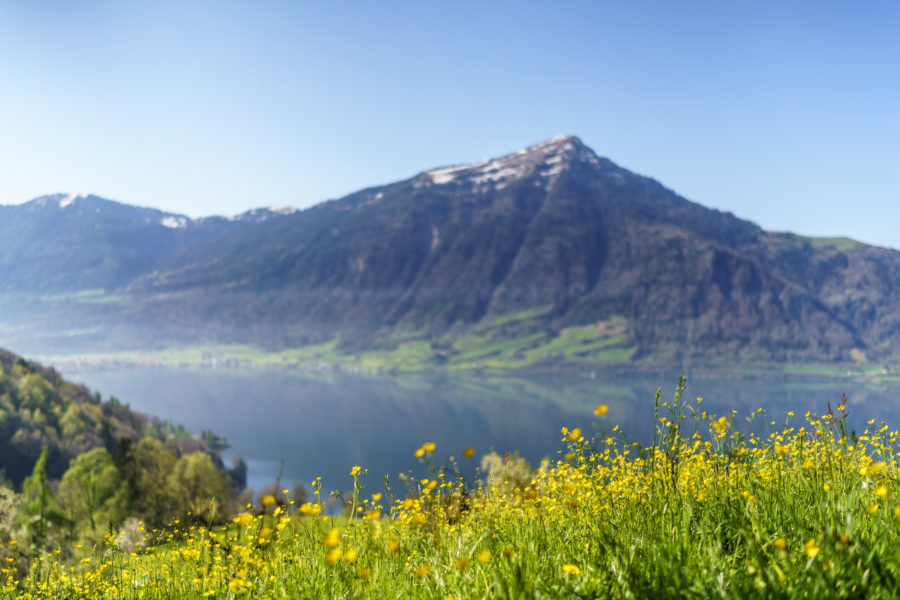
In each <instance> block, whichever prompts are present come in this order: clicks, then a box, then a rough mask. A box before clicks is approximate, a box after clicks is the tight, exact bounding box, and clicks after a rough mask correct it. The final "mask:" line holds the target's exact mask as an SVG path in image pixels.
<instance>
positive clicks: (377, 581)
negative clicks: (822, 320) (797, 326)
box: [0, 385, 900, 599]
mask: <svg viewBox="0 0 900 600" xmlns="http://www.w3.org/2000/svg"><path fill="white" fill-rule="evenodd" d="M682 389H683V388H682V386H681V385H679V388H678V390H677V392H676V395H675V399H674V400H673V401H669V402H661V401H660V400H659V397H658V396H657V399H656V402H655V404H654V406H653V411H654V414H653V418H654V419H655V420H656V423H657V428H656V435H655V437H654V440H653V442H652V443H651V444H649V445H647V446H642V445H639V444H633V443H629V442H628V440H627V439H625V437H624V436H622V435H621V432H619V431H618V430H617V429H616V428H612V429H609V428H608V427H606V426H605V425H604V424H605V418H606V412H607V408H606V407H605V406H603V405H600V406H597V407H596V409H595V415H596V417H597V424H598V431H597V433H596V435H590V436H589V435H587V434H586V433H585V432H583V431H580V430H578V429H573V430H569V429H563V430H562V433H561V437H562V440H563V442H564V447H565V449H564V450H563V453H562V455H561V456H560V458H559V459H558V460H555V461H553V462H552V463H547V464H544V465H542V466H541V468H539V469H538V470H536V471H530V470H529V469H528V468H527V467H526V465H525V464H524V462H523V461H521V460H519V459H517V458H516V457H508V456H507V457H499V456H492V457H488V458H487V459H486V460H484V461H483V463H482V465H483V471H482V473H481V482H480V483H479V482H473V481H467V480H466V479H465V478H464V477H462V476H460V475H459V473H460V472H465V471H466V469H464V468H461V466H460V465H459V464H458V463H457V460H458V461H459V462H461V463H463V465H465V461H469V460H472V458H473V453H474V452H473V449H472V448H466V449H461V452H460V457H459V459H455V460H454V459H452V460H451V461H450V462H449V463H448V464H446V465H442V466H440V467H438V466H436V465H432V464H431V457H432V455H433V452H434V450H435V448H434V445H433V444H429V443H426V444H423V446H422V447H421V448H419V449H418V450H416V455H417V456H419V457H420V458H421V460H422V462H423V468H422V470H423V473H422V475H421V477H416V478H409V479H408V480H407V482H406V485H407V486H408V489H404V490H403V492H402V493H400V491H399V490H392V489H391V488H390V487H388V486H386V485H385V486H384V487H379V488H378V489H377V490H373V489H372V488H373V487H374V486H373V485H371V484H367V483H366V482H365V471H364V470H362V469H360V468H359V467H353V468H352V470H351V471H350V477H351V478H352V481H353V489H354V492H353V497H352V498H350V499H349V501H348V510H347V511H345V514H344V515H343V516H340V517H332V516H327V515H325V514H324V513H323V512H322V510H323V506H324V503H323V501H322V500H323V499H322V498H321V496H320V494H319V492H318V490H317V491H316V495H315V497H314V498H312V499H311V501H310V502H306V503H302V504H300V505H299V506H298V505H297V504H294V503H291V502H290V500H289V499H281V498H276V497H273V496H267V497H264V498H262V499H261V502H260V505H259V506H255V507H248V510H247V512H246V513H244V514H242V515H238V516H236V517H235V518H234V519H233V521H232V522H230V523H229V524H228V525H226V526H217V527H209V526H207V525H205V524H203V523H196V522H192V521H190V519H189V518H188V519H182V520H180V521H179V522H175V523H173V526H172V528H171V529H170V530H166V531H143V530H141V528H140V527H138V529H137V531H135V532H133V539H132V540H131V541H130V542H128V541H126V543H123V539H122V538H125V537H128V536H127V535H119V536H117V535H115V532H114V533H113V534H111V535H110V536H108V538H107V540H106V542H105V543H102V544H99V545H98V546H97V547H96V548H95V549H94V550H93V551H91V552H88V549H86V548H85V549H80V551H81V552H83V553H86V554H84V555H83V558H81V559H80V560H79V559H78V558H77V557H76V558H74V559H71V560H68V561H64V560H62V559H61V558H60V557H61V556H64V555H66V554H68V553H69V549H60V550H59V551H58V552H53V551H51V552H49V553H47V554H45V555H42V556H40V557H38V558H37V559H36V560H34V561H33V564H32V566H31V570H30V572H28V574H27V575H22V574H19V573H20V572H21V569H22V565H21V561H22V559H19V560H18V562H17V560H16V558H14V557H13V558H11V559H10V561H9V564H8V567H7V569H5V571H4V573H5V574H4V575H3V578H4V579H3V581H2V587H0V597H2V598H49V597H52V598H71V599H74V598H103V597H107V598H411V597H412V598H456V599H469V598H503V599H518V598H667V597H697V598H707V597H722V598H746V597H767V598H768V597H798V598H831V597H848V598H860V597H866V598H881V597H883V598H893V597H897V596H898V595H900V579H898V578H900V536H898V530H897V528H898V526H900V503H898V498H900V485H898V480H897V474H898V470H897V467H898V464H897V456H896V449H897V441H898V439H897V436H898V434H897V433H896V432H891V431H889V430H888V428H887V427H886V426H884V424H875V423H870V424H869V428H868V429H867V430H866V431H864V432H862V433H860V434H858V435H857V434H856V433H854V432H849V431H847V430H846V428H845V419H844V417H845V415H846V413H845V407H844V406H843V405H840V406H837V407H835V410H834V411H832V410H831V408H830V407H829V408H828V412H825V413H823V414H821V415H812V414H810V415H806V416H805V417H798V418H792V417H793V415H790V414H789V413H788V414H786V415H784V416H783V417H782V416H779V418H778V422H777V423H776V421H773V420H772V417H771V416H770V415H769V416H767V415H763V414H761V413H757V414H756V415H752V416H751V418H753V419H756V420H757V421H756V424H760V423H762V421H760V420H762V419H764V420H765V425H766V427H768V428H770V431H771V433H766V434H763V435H760V436H756V435H753V434H742V433H741V431H740V430H739V428H738V427H736V425H737V423H736V422H735V420H734V419H735V416H734V415H727V416H723V417H714V416H710V415H706V414H705V413H703V412H702V402H701V401H700V400H699V399H698V400H697V401H696V402H691V403H686V402H684V401H683V399H682V398H681V395H682ZM648 412H649V410H648ZM794 421H796V422H797V423H796V424H794ZM743 429H747V428H746V427H743ZM756 430H758V431H759V430H760V429H756ZM395 492H396V494H395ZM125 533H126V534H127V532H125ZM117 538H118V539H117ZM123 548H124V549H123ZM75 552H76V554H77V551H75ZM17 565H18V568H19V569H20V571H19V572H17V571H16V567H17Z"/></svg>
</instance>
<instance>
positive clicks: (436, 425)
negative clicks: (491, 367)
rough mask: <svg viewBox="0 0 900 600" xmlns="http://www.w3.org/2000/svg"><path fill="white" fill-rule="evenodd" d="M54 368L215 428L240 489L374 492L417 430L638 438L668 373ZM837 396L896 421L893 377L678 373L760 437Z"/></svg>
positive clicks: (523, 439)
mask: <svg viewBox="0 0 900 600" xmlns="http://www.w3.org/2000/svg"><path fill="white" fill-rule="evenodd" d="M64 375H65V376H67V377H71V378H72V379H74V380H76V381H79V382H83V383H85V384H86V385H88V386H89V387H90V388H91V389H92V390H95V391H99V392H100V393H101V394H102V395H103V397H104V398H108V397H109V396H116V397H118V398H119V399H120V400H121V401H122V402H123V403H127V404H130V406H131V407H132V408H134V409H136V410H139V411H143V412H147V413H149V414H154V415H158V416H160V417H161V418H169V419H171V421H172V422H173V423H175V424H182V425H184V426H185V427H187V428H188V429H190V430H191V431H192V432H193V433H199V432H200V431H201V430H202V429H211V430H213V431H214V432H216V433H218V434H220V435H224V436H225V437H226V438H227V439H228V441H229V442H230V443H231V449H230V451H229V453H228V455H230V454H237V455H240V456H241V457H243V458H244V459H245V460H246V461H247V463H248V466H249V469H250V472H249V478H248V486H249V487H252V488H255V489H257V490H258V489H260V488H261V487H262V486H263V485H265V484H266V483H268V482H270V481H273V480H274V479H275V477H276V476H277V474H278V472H279V469H280V461H281V460H283V461H284V473H283V476H282V483H283V484H286V485H291V484H293V483H296V482H300V483H302V484H304V485H305V486H307V487H309V485H310V482H311V481H312V480H313V479H314V478H315V477H317V476H321V477H322V478H323V482H324V485H323V488H324V489H325V491H330V490H332V489H347V488H348V487H350V479H349V477H347V473H348V472H349V470H350V468H351V467H352V466H354V465H361V466H363V467H364V468H368V469H369V476H368V482H369V486H370V489H380V488H381V485H382V481H383V478H384V475H385V474H389V475H390V476H391V478H392V481H394V482H395V483H396V482H397V479H396V478H397V475H398V474H399V473H401V472H407V471H409V470H414V471H416V472H421V466H420V465H419V464H418V462H417V459H416V458H415V457H414V456H413V452H414V450H415V449H416V448H418V447H419V446H421V445H422V444H423V443H424V442H426V441H432V442H435V443H436V444H437V450H436V452H435V458H436V459H437V460H439V461H444V460H446V459H447V457H449V456H451V455H455V456H457V457H459V456H460V452H461V450H462V449H463V448H465V447H466V446H469V445H472V446H474V447H475V450H476V457H478V456H481V455H482V454H484V453H486V452H488V451H489V450H490V449H491V448H494V449H496V450H497V451H498V452H500V453H501V454H502V453H504V452H506V451H509V452H511V453H512V452H514V451H519V452H521V453H522V455H524V456H525V457H526V458H527V459H528V460H529V461H530V462H531V464H532V465H533V466H536V465H537V464H539V462H540V461H541V459H542V458H544V457H547V456H549V457H551V458H554V457H556V456H557V454H556V453H557V452H558V451H559V450H561V449H562V448H563V444H562V443H561V442H560V437H561V436H560V428H561V427H563V426H568V427H581V428H583V430H584V431H585V432H593V431H595V430H604V429H607V428H612V427H613V426H615V425H619V426H620V427H621V429H622V431H624V432H625V433H626V434H627V435H628V436H629V439H633V440H639V441H643V442H646V441H647V440H648V438H649V436H650V432H651V431H652V420H653V419H652V411H653V396H654V394H655V392H656V389H657V387H661V388H662V399H663V400H664V401H665V400H670V399H671V398H672V394H673V392H674V389H675V384H676V382H677V376H678V373H677V372H635V373H627V374H623V373H618V374H602V373H594V374H593V376H591V374H571V373H570V374H564V375H563V374H559V375H553V374H547V373H543V374H531V375H530V376H527V377H526V376H521V375H519V376H489V375H483V374H469V375H451V374H438V375H418V376H357V375H348V374H339V373H306V372H298V371H290V372H285V371H277V370H258V371H240V370H213V369H207V370H188V369H161V368H154V369H120V370H82V371H77V370H73V369H69V370H64ZM842 393H846V394H847V397H848V403H847V406H848V410H849V413H850V415H849V421H850V424H851V426H852V427H854V428H856V429H857V430H858V431H861V430H862V429H863V428H864V427H865V421H866V420H868V419H875V420H876V422H877V421H880V420H882V419H883V420H885V421H886V422H887V423H888V425H891V426H892V427H895V426H897V424H898V423H900V408H898V405H897V403H896V398H897V397H898V396H900V384H897V383H888V382H876V381H871V380H850V379H825V378H822V379H816V378H799V377H793V378H791V377H784V376H774V375H772V376H760V377H746V376H738V375H737V374H734V373H728V372H720V373H712V374H710V373H702V374H698V375H696V376H694V375H691V374H690V373H689V374H688V387H687V392H686V394H685V397H686V398H688V399H690V400H692V401H693V400H695V399H696V398H697V397H702V398H703V399H704V400H703V404H702V407H703V410H707V411H709V412H710V413H713V414H728V413H729V412H730V411H731V410H732V409H734V410H737V411H738V422H739V423H740V424H741V426H742V427H747V425H746V422H745V421H744V420H743V419H744V417H746V416H748V415H749V414H750V413H751V412H753V411H754V410H756V409H757V408H763V409H764V410H765V411H766V413H767V414H768V416H769V419H762V418H757V419H756V420H755V422H754V423H753V425H751V427H752V428H753V430H754V431H755V432H756V433H758V434H759V433H763V432H765V431H766V423H767V422H768V421H769V420H775V421H776V422H777V423H778V425H779V426H780V425H781V424H782V423H783V421H784V418H785V417H784V414H783V413H784V412H786V411H794V412H795V413H796V416H795V417H794V420H795V422H796V423H800V422H801V421H800V419H801V418H802V416H803V414H804V413H805V412H806V411H807V410H810V411H813V412H816V413H819V414H821V413H824V412H826V411H827V410H828V403H831V406H832V407H837V405H838V404H840V400H841V395H842ZM599 403H604V404H607V405H609V407H610V410H609V414H608V415H607V417H606V418H605V419H600V418H597V417H594V416H593V407H594V406H595V405H596V404H599ZM595 428H596V429H595ZM228 455H226V456H228ZM463 462H464V466H465V461H463ZM467 468H470V467H467Z"/></svg>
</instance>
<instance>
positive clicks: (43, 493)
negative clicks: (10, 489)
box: [19, 445, 66, 548]
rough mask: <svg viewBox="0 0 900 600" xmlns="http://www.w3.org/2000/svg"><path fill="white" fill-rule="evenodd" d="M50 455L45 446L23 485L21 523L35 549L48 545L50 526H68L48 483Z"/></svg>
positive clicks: (20, 511)
mask: <svg viewBox="0 0 900 600" xmlns="http://www.w3.org/2000/svg"><path fill="white" fill-rule="evenodd" d="M49 454H50V451H49V449H48V448H47V446H46V445H44V446H43V447H42V448H41V456H40V457H39V458H38V460H37V462H36V463H35V465H34V470H33V471H32V472H31V475H29V476H28V477H26V478H25V483H24V484H23V485H22V507H21V509H20V510H19V523H20V524H21V525H23V526H24V528H25V530H26V532H27V534H28V536H29V537H30V538H31V542H32V544H33V546H34V547H35V548H39V547H41V546H44V545H46V543H47V541H48V540H47V537H48V536H47V533H48V528H49V526H51V525H58V526H59V525H64V524H66V517H65V515H64V514H63V513H62V512H61V511H60V510H59V508H58V507H57V504H56V498H54V497H53V492H52V491H51V490H50V483H49V482H48V481H47V457H48V456H49Z"/></svg>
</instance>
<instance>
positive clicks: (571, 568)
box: [562, 564, 581, 575]
mask: <svg viewBox="0 0 900 600" xmlns="http://www.w3.org/2000/svg"><path fill="white" fill-rule="evenodd" d="M562 570H563V573H565V574H566V575H578V574H579V573H581V569H579V568H578V567H577V566H575V565H570V564H565V565H563V566H562Z"/></svg>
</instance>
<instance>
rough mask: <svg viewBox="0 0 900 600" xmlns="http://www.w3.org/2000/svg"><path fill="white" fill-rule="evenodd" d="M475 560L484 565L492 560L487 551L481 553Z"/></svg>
mask: <svg viewBox="0 0 900 600" xmlns="http://www.w3.org/2000/svg"><path fill="white" fill-rule="evenodd" d="M475 558H476V559H477V560H478V562H480V563H481V564H484V563H486V562H487V561H489V560H491V553H490V552H488V551H487V550H485V551H484V552H481V553H479V554H478V556H476V557H475Z"/></svg>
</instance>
